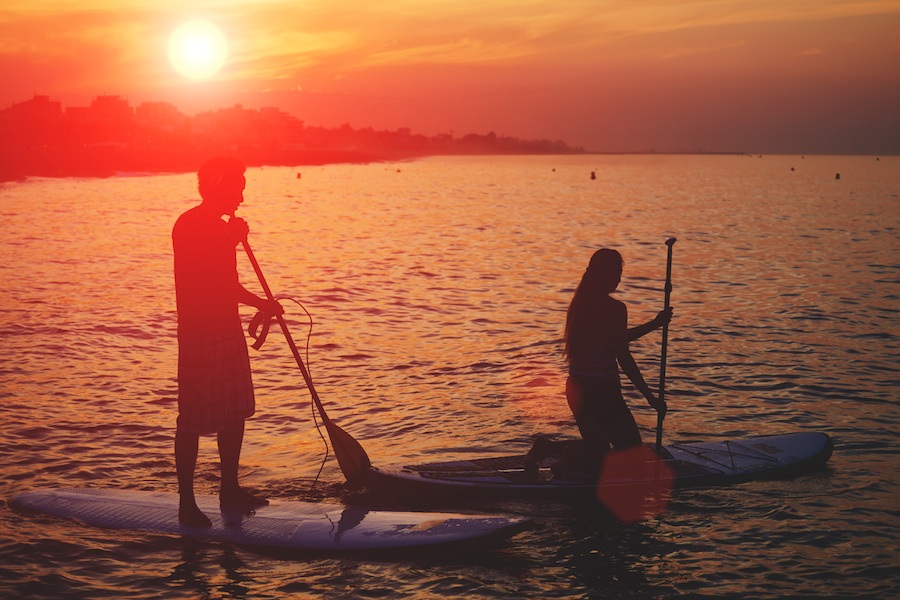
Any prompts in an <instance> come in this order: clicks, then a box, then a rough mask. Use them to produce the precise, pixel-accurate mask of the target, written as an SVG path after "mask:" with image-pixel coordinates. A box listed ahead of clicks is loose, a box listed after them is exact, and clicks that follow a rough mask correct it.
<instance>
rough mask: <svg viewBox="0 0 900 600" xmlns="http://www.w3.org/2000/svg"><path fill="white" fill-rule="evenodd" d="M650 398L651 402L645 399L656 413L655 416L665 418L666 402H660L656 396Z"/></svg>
mask: <svg viewBox="0 0 900 600" xmlns="http://www.w3.org/2000/svg"><path fill="white" fill-rule="evenodd" d="M652 398H653V399H652V400H651V399H650V398H647V402H649V403H650V406H652V407H653V408H655V409H656V412H657V414H659V416H660V417H665V416H666V411H667V410H668V407H667V406H666V401H665V400H660V399H659V398H658V397H656V396H653V397H652Z"/></svg>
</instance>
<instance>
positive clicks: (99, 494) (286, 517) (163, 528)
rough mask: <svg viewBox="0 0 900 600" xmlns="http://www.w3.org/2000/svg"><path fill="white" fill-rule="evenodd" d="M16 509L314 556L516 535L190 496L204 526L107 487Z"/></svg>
mask: <svg viewBox="0 0 900 600" xmlns="http://www.w3.org/2000/svg"><path fill="white" fill-rule="evenodd" d="M12 503H13V505H14V506H16V507H18V508H20V509H26V510H32V511H37V512H40V513H45V514H49V515H54V516H57V517H65V518H70V519H75V520H77V521H79V522H82V523H86V524H88V525H95V526H97V527H105V528H112V529H128V530H138V531H148V532H154V533H168V534H180V535H186V536H191V537H198V538H207V539H213V540H220V541H225V542H231V543H234V544H237V545H247V546H258V547H267V548H287V549H295V550H314V551H363V550H382V549H383V550H388V549H403V548H420V547H438V546H444V545H447V544H457V543H462V542H468V541H473V540H482V541H483V540H485V539H488V538H498V539H502V538H503V537H507V536H510V535H513V534H514V533H517V532H518V531H521V530H522V529H524V528H525V526H526V524H527V522H528V521H527V519H525V518H522V517H515V516H502V515H488V514H461V513H435V512H411V511H408V512H397V511H385V510H368V509H366V508H361V507H357V506H345V505H343V504H337V503H321V502H297V501H290V500H272V501H271V503H270V504H269V505H268V506H263V507H261V508H257V509H255V510H254V511H252V512H250V511H246V510H243V511H242V510H232V511H228V510H225V509H223V508H220V506H219V499H218V497H217V496H208V495H200V496H197V505H198V506H199V507H200V509H201V510H202V511H203V512H204V513H205V514H206V515H207V516H208V517H209V518H210V520H212V523H213V524H212V527H205V528H204V527H189V526H185V525H181V524H179V522H178V495H177V494H174V493H164V492H144V491H128V490H111V489H91V488H72V489H52V490H37V491H28V492H21V493H19V494H17V495H15V496H14V497H13V499H12Z"/></svg>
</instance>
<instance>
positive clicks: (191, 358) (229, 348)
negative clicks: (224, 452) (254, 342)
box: [178, 325, 256, 435]
mask: <svg viewBox="0 0 900 600" xmlns="http://www.w3.org/2000/svg"><path fill="white" fill-rule="evenodd" d="M255 410H256V403H255V399H254V396H253V382H252V381H251V378H250V355H249V353H248V351H247V342H246V340H245V339H244V332H243V330H242V329H241V327H240V325H238V326H237V327H234V328H232V329H229V330H228V331H221V332H219V331H217V332H183V331H179V333H178V430H179V431H184V432H187V433H195V434H200V435H207V434H212V433H217V432H219V431H221V430H222V429H223V428H224V427H225V425H226V424H227V423H233V422H236V421H243V420H244V419H247V418H248V417H250V416H252V415H253V413H254V412H255Z"/></svg>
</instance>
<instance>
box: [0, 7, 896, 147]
mask: <svg viewBox="0 0 900 600" xmlns="http://www.w3.org/2000/svg"><path fill="white" fill-rule="evenodd" d="M184 4H191V5H192V6H193V8H191V9H184V8H182V6H183V5H184ZM197 17H200V18H204V19H208V20H210V21H212V22H214V23H215V24H217V25H218V26H219V27H220V28H221V29H222V30H223V31H224V33H225V36H226V38H227V40H228V44H229V47H230V58H229V62H228V63H227V64H226V66H225V68H224V69H223V70H222V71H221V72H220V73H219V74H218V75H217V76H216V77H215V78H214V79H211V80H209V81H204V82H200V83H198V82H194V81H190V80H187V79H184V78H183V77H182V76H181V75H179V74H178V73H177V72H176V71H175V70H174V69H173V68H172V66H171V65H170V64H169V61H168V58H167V55H166V42H167V39H168V36H169V34H170V33H171V32H172V31H173V30H174V29H175V28H176V27H177V26H178V24H180V23H182V22H184V21H185V20H188V19H189V18H197ZM898 32H900V2H898V1H897V0H802V1H801V0H796V1H792V0H752V1H750V0H694V1H687V2H678V1H674V0H619V1H606V0H478V1H474V0H377V1H369V2H362V1H359V0H354V1H350V0H219V1H215V2H194V3H185V2H183V1H181V0H178V1H172V0H157V1H154V2H147V1H138V0H77V1H69V0H5V1H4V4H3V6H2V8H0V73H2V74H3V85H2V86H0V107H5V106H8V105H10V104H12V103H14V102H18V101H22V100H25V99H28V98H30V97H31V96H32V95H33V94H35V93H38V94H44V95H49V96H51V97H53V98H54V99H57V100H61V101H62V102H63V104H64V105H65V106H70V105H86V104H88V103H89V102H90V100H91V98H92V97H93V96H95V95H99V94H117V95H122V96H126V97H128V99H129V100H130V101H131V103H132V104H133V105H135V104H137V103H140V102H142V101H145V100H168V101H171V102H173V103H175V104H176V105H178V106H179V107H180V108H181V109H182V110H184V111H185V112H186V113H188V114H194V113H196V112H198V111H200V110H206V109H213V108H219V107H224V106H229V105H231V104H234V103H242V104H244V106H247V107H258V106H279V107H281V108H283V109H285V110H287V111H288V112H291V113H292V114H294V115H296V116H298V117H300V118H301V119H304V120H305V121H306V122H307V123H308V124H310V125H326V126H333V125H340V124H342V123H350V124H351V125H352V126H354V127H366V126H372V127H375V128H376V129H396V128H398V127H411V128H412V129H413V130H414V131H416V132H420V133H425V134H428V135H433V134H436V133H453V134H454V135H456V136H462V135H465V134H467V133H487V132H488V131H495V132H496V133H498V134H506V135H512V136H516V137H523V138H546V139H562V140H564V141H566V142H568V143H570V144H573V145H580V146H584V147H585V148H587V149H590V150H598V151H642V150H658V151H694V150H703V151H730V150H737V151H748V152H754V153H755V152H797V153H816V152H825V153H872V154H888V153H900V108H898V107H900V76H898V75H897V73H898V67H897V65H900V35H898Z"/></svg>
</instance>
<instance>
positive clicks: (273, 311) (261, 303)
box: [238, 283, 284, 315]
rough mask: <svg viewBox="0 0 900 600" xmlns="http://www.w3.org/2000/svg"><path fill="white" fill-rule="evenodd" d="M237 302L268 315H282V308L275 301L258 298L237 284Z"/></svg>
mask: <svg viewBox="0 0 900 600" xmlns="http://www.w3.org/2000/svg"><path fill="white" fill-rule="evenodd" d="M238 302H240V303H241V304H246V305H248V306H252V307H254V308H256V309H257V310H260V311H262V312H264V313H266V314H268V315H283V314H284V308H282V307H281V305H280V304H279V303H278V301H277V300H273V301H272V302H269V300H268V299H266V298H260V297H259V296H257V295H256V294H254V293H253V292H251V291H250V290H248V289H247V288H245V287H244V286H243V285H241V284H240V283H238Z"/></svg>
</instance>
